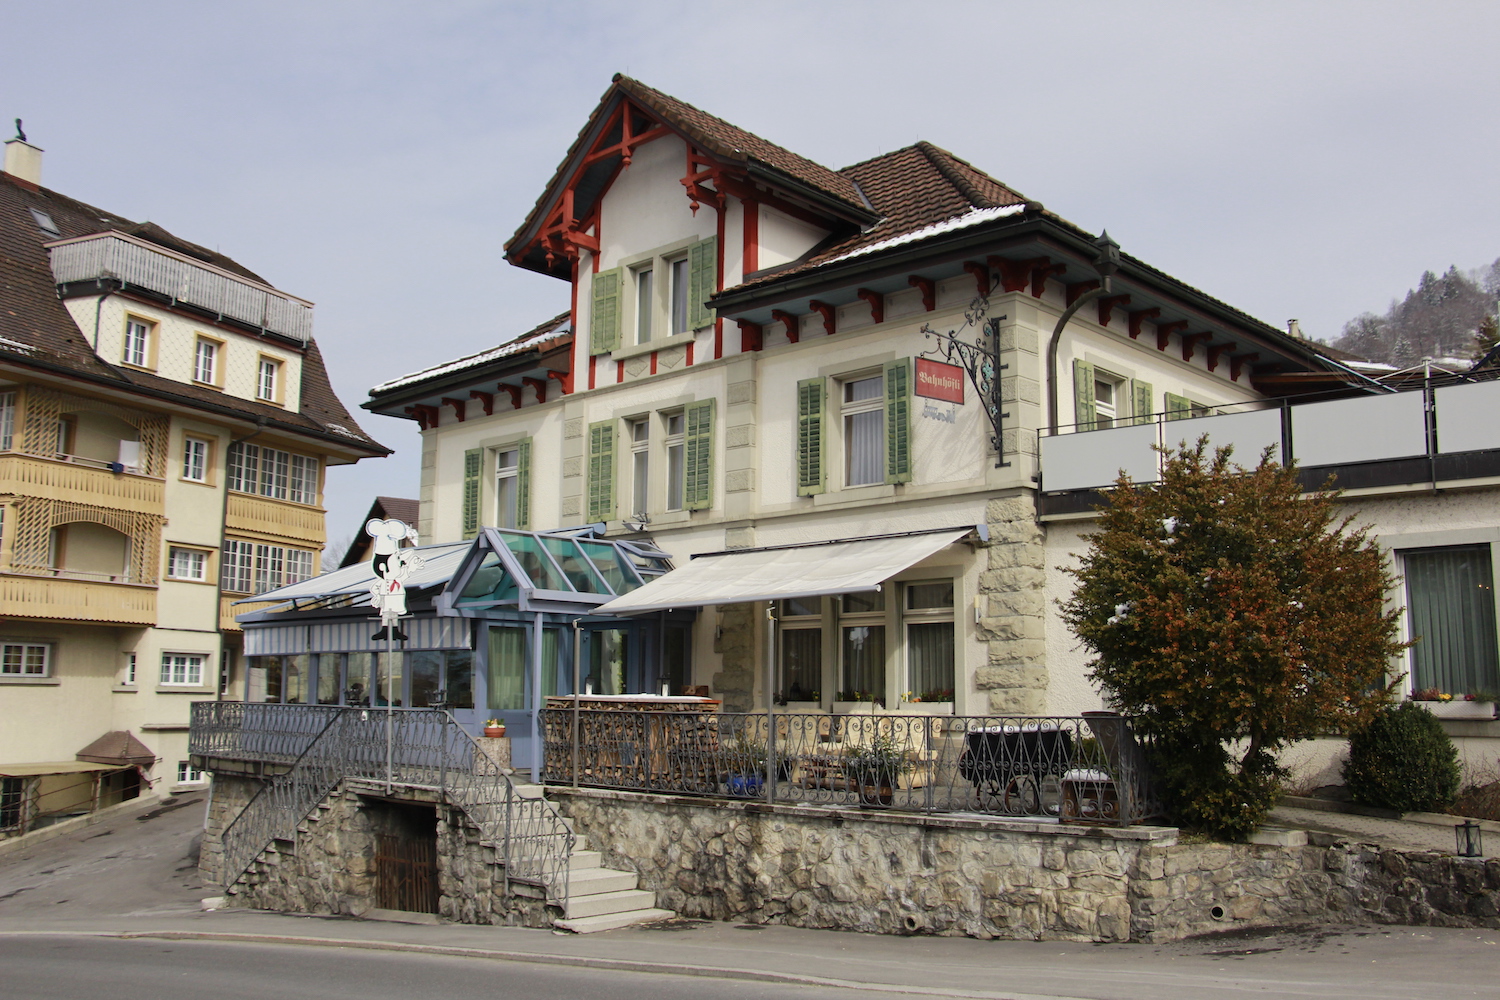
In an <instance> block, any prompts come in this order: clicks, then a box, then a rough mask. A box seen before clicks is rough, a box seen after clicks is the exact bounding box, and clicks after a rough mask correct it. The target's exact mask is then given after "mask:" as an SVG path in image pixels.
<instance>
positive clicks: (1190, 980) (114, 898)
mask: <svg viewBox="0 0 1500 1000" xmlns="http://www.w3.org/2000/svg"><path fill="white" fill-rule="evenodd" d="M202 820H203V796H202V794H201V793H200V794H194V795H190V796H185V797H182V798H177V799H173V800H171V801H169V802H168V803H166V804H164V805H162V806H157V807H152V808H150V809H149V810H146V811H141V812H139V813H137V814H134V815H131V814H126V815H116V816H111V817H110V818H108V819H106V820H105V821H103V822H101V823H99V824H98V825H96V826H93V827H87V828H84V829H81V830H77V831H74V832H71V833H69V834H68V835H66V836H63V837H60V838H58V839H56V840H53V841H50V842H47V843H43V844H38V845H34V846H31V847H28V848H26V849H24V850H22V851H19V852H15V853H9V854H5V855H0V1000H10V998H17V1000H43V998H50V997H67V998H70V1000H72V998H78V997H91V996H105V997H108V998H109V1000H128V998H132V997H150V998H153V1000H154V998H158V997H161V998H173V997H194V998H199V997H202V998H214V997H220V996H226V997H227V996H234V997H237V998H238V997H267V998H274V997H283V996H286V997H298V998H319V997H359V998H362V1000H364V998H369V1000H378V998H381V997H387V996H389V997H401V998H403V1000H415V998H422V997H428V996H432V997H438V996H441V997H444V998H447V997H451V996H454V995H458V996H464V995H474V996H480V997H485V996H494V997H510V996H512V995H514V996H518V997H519V996H522V995H524V996H525V997H526V998H527V1000H532V998H536V1000H541V998H546V997H568V998H573V997H582V998H586V1000H606V998H614V997H619V998H635V997H649V998H650V1000H672V998H676V997H678V996H682V997H694V998H703V997H725V998H739V997H830V998H831V997H853V996H856V995H862V996H867V997H872V998H880V997H886V996H895V995H901V996H905V997H908V998H910V997H913V996H924V997H932V996H939V997H966V998H1005V1000H1041V998H1048V1000H1078V998H1089V1000H1244V998H1245V997H1246V996H1247V995H1255V996H1261V997H1290V998H1299V1000H1300V998H1308V1000H1456V998H1464V997H1485V998H1495V997H1500V931H1497V930H1461V929H1452V928H1433V927H1368V926H1365V927H1329V928H1297V929H1281V930H1271V931H1258V932H1247V933H1241V934H1234V935H1227V936H1217V937H1209V938H1199V939H1194V940H1188V941H1180V942H1174V943H1171V944H1160V945H1139V944H1127V945H1093V944H1079V943H1068V942H1051V941H1049V942H1028V941H974V940H969V939H965V938H938V937H905V938H893V937H881V936H877V935H868V934H852V933H841V932H836V931H817V930H802V929H798V928H791V927H779V926H767V925H748V924H728V923H714V922H709V921H676V922H673V923H669V924H664V925H660V926H656V927H651V928H632V929H625V930H619V931H611V932H609V933H605V934H593V935H582V936H579V935H565V934H555V933H551V932H549V931H545V930H532V929H528V928H518V927H482V926H470V925H461V924H426V925H423V924H398V923H388V922H381V921H370V920H353V919H347V918H318V917H305V916H293V915H286V914H272V913H264V912H257V911H250V910H243V909H237V908H236V909H228V910H219V911H213V912H204V911H203V910H202V909H201V907H200V905H199V900H200V899H201V898H203V897H205V896H210V895H217V894H218V891H219V890H218V889H217V888H216V887H206V888H205V887H202V886H200V885H199V881H198V877H197V870H196V867H195V857H196V849H197V838H198V835H199V827H200V826H201V824H202ZM231 938H234V939H237V940H230V939H231ZM441 951H448V952H454V954H440V953H438V952H441ZM745 975H750V976H758V977H761V981H756V980H746V979H744V978H735V977H743V976H745Z"/></svg>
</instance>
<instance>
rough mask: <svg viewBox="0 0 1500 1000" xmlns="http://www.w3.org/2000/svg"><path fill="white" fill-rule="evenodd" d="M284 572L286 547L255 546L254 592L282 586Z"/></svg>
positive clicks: (258, 592)
mask: <svg viewBox="0 0 1500 1000" xmlns="http://www.w3.org/2000/svg"><path fill="white" fill-rule="evenodd" d="M285 572H286V549H284V548H282V547H281V546H280V545H257V546H256V547H255V588H254V590H255V593H257V594H264V593H265V592H266V591H268V590H275V589H276V588H277V587H280V586H282V580H283V578H284V577H283V574H284V573H285Z"/></svg>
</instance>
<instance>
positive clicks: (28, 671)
mask: <svg viewBox="0 0 1500 1000" xmlns="http://www.w3.org/2000/svg"><path fill="white" fill-rule="evenodd" d="M51 670H52V647H51V646H50V645H48V644H47V643H42V642H7V643H5V644H4V645H3V647H0V676H3V677H46V676H48V675H49V674H50V673H51Z"/></svg>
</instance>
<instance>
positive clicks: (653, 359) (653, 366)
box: [651, 351, 656, 375]
mask: <svg viewBox="0 0 1500 1000" xmlns="http://www.w3.org/2000/svg"><path fill="white" fill-rule="evenodd" d="M651 374H652V375H655V374H656V352H655V351H652V352H651Z"/></svg>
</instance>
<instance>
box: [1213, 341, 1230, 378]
mask: <svg viewBox="0 0 1500 1000" xmlns="http://www.w3.org/2000/svg"><path fill="white" fill-rule="evenodd" d="M1235 347H1236V345H1235V344H1233V343H1228V344H1209V345H1208V370H1209V371H1216V370H1217V369H1218V367H1219V359H1220V358H1221V357H1223V356H1224V352H1225V351H1232V350H1234V349H1235Z"/></svg>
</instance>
